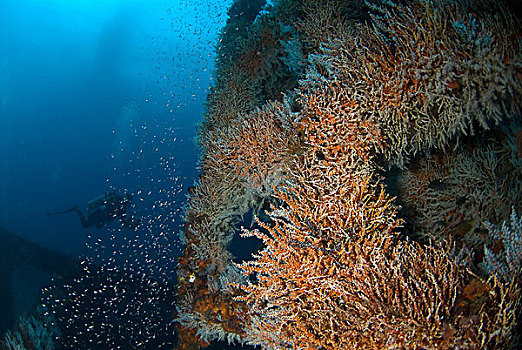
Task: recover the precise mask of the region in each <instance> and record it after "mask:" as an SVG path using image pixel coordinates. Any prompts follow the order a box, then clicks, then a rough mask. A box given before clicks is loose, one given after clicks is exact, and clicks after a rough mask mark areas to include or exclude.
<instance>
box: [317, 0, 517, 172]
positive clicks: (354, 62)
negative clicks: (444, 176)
mask: <svg viewBox="0 0 522 350" xmlns="http://www.w3.org/2000/svg"><path fill="white" fill-rule="evenodd" d="M407 3H408V5H393V4H392V3H391V2H386V4H387V5H385V6H382V7H378V6H373V9H374V11H376V13H377V14H375V15H373V16H372V19H373V24H374V26H373V27H369V26H362V25H360V26H358V28H357V31H356V34H355V35H351V36H350V35H348V36H346V35H344V36H341V37H338V38H333V39H331V40H330V41H329V43H328V44H327V45H326V46H325V47H324V48H323V50H322V54H321V55H320V56H319V58H317V63H318V64H321V65H323V66H324V67H325V68H326V69H327V70H328V73H329V75H330V76H332V77H335V78H336V79H338V80H339V81H340V82H341V83H342V85H343V87H344V88H345V89H346V91H347V93H348V94H349V95H353V96H357V98H358V99H359V100H360V101H359V102H360V103H362V104H365V105H368V111H369V113H371V114H372V115H373V116H375V118H377V119H378V120H379V123H380V125H381V128H382V130H383V133H384V134H385V135H386V138H387V140H388V143H389V144H390V146H391V147H390V148H389V150H387V156H388V158H389V159H390V160H391V161H392V162H393V163H397V164H404V162H405V161H406V160H407V159H408V158H409V156H411V155H415V154H416V153H418V152H419V151H421V150H424V149H427V148H430V147H433V146H435V147H439V148H442V147H444V145H445V144H446V143H447V142H448V141H450V140H452V139H455V138H456V137H458V136H459V135H466V134H473V133H474V132H475V129H476V126H477V125H480V126H481V127H482V128H485V129H487V128H489V127H491V126H492V125H495V124H496V123H498V122H499V121H500V120H501V119H502V118H503V117H504V116H507V117H514V116H515V115H516V113H517V112H518V111H519V110H520V104H521V100H520V99H521V94H522V83H521V81H522V79H520V77H521V74H522V72H521V67H522V54H521V50H520V43H519V41H518V40H517V38H518V32H517V27H518V26H519V24H518V23H519V22H518V20H517V19H515V18H513V17H512V16H511V15H510V14H509V13H507V11H504V12H502V13H500V14H496V15H495V16H492V15H489V14H484V15H483V16H481V18H475V17H473V16H472V15H470V14H469V13H466V12H464V11H463V10H462V9H461V7H460V6H459V3H458V2H457V3H450V2H446V1H409V2H407Z"/></svg>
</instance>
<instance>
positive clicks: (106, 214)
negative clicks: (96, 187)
mask: <svg viewBox="0 0 522 350" xmlns="http://www.w3.org/2000/svg"><path fill="white" fill-rule="evenodd" d="M131 205H132V195H131V194H129V193H126V194H125V195H124V196H121V195H119V194H118V193H116V192H107V193H104V194H102V195H101V196H99V197H96V198H94V199H92V200H90V201H89V202H88V203H87V217H86V216H85V215H83V213H82V211H81V210H80V208H79V206H77V205H76V206H74V207H72V208H71V209H67V210H63V211H58V212H55V213H49V214H47V215H58V214H65V213H70V212H76V213H78V217H79V218H80V222H81V223H82V226H83V227H85V228H88V227H91V226H96V227H97V228H100V227H102V226H103V225H105V224H106V223H109V222H111V221H112V220H114V219H115V218H119V219H120V221H121V223H122V225H123V226H126V227H129V228H133V229H134V228H137V227H138V226H139V225H140V223H141V220H140V219H135V218H134V216H133V215H129V214H128V213H127V210H128V209H129V208H130V207H131Z"/></svg>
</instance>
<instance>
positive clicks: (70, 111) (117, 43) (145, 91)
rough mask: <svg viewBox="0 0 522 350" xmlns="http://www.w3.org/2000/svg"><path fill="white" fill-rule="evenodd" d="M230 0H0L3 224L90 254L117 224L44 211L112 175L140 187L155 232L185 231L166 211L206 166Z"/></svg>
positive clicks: (141, 206) (112, 182) (94, 189)
mask: <svg viewBox="0 0 522 350" xmlns="http://www.w3.org/2000/svg"><path fill="white" fill-rule="evenodd" d="M230 2H231V1H229V0H217V1H216V0H213V1H203V0H196V1H194V0H192V1H189V0H173V1H165V0H157V1H155V0H134V1H128V0H81V1H78V0H77V1H66V0H48V1H36V0H17V1H5V0H0V226H2V227H4V228H7V229H9V230H11V231H12V232H15V233H17V234H19V235H21V236H23V237H26V238H29V239H31V240H32V241H35V242H37V243H40V244H42V245H44V246H46V247H49V248H52V249H55V250H58V251H61V252H66V253H68V254H72V255H83V254H89V252H88V248H86V246H85V242H86V240H87V236H88V235H95V236H100V237H102V238H103V236H104V235H109V234H110V232H111V230H112V231H114V226H112V227H108V228H103V229H101V230H96V229H87V230H86V229H83V228H82V227H81V226H80V224H79V221H78V218H77V217H76V215H75V214H66V215H60V216H46V215H45V213H47V212H52V211H58V210H63V209H67V208H70V207H71V206H73V205H75V204H78V205H80V206H81V207H84V206H85V204H86V202H87V201H88V200H90V199H92V198H93V197H96V196H97V195H99V194H101V193H103V192H105V191H106V190H107V189H109V188H110V187H111V186H113V187H115V188H116V189H118V190H124V189H127V190H129V191H131V192H133V193H135V201H136V202H137V203H138V204H137V208H136V210H137V212H138V214H139V215H142V216H144V217H145V218H147V220H146V222H147V225H148V229H149V231H151V232H153V234H158V231H161V230H165V229H166V230H168V231H169V232H170V233H172V232H173V231H176V230H177V229H178V227H179V225H180V224H181V223H180V220H179V217H178V218H177V219H176V222H172V220H171V219H169V222H168V223H165V214H166V213H169V214H171V215H174V216H176V215H178V214H179V213H180V212H181V210H180V209H181V206H182V204H183V202H184V201H185V199H186V193H187V187H188V186H191V185H192V184H193V182H194V179H195V178H196V176H197V171H196V165H197V164H196V163H197V150H196V147H195V144H194V140H193V138H194V136H195V125H196V124H197V123H198V122H199V121H200V119H201V114H202V111H203V102H204V100H205V97H206V93H207V90H208V87H209V85H210V84H211V83H212V80H211V79H212V78H211V72H212V69H213V68H212V64H213V61H214V51H213V46H214V44H215V43H216V40H217V33H218V31H219V28H220V27H221V26H223V24H224V20H225V19H226V18H225V17H226V8H227V6H228V5H230ZM115 225H116V224H115ZM175 233H177V232H175ZM172 237H177V236H172ZM173 239H174V238H173Z"/></svg>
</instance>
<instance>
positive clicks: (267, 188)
mask: <svg viewBox="0 0 522 350" xmlns="http://www.w3.org/2000/svg"><path fill="white" fill-rule="evenodd" d="M263 3H264V1H261V2H256V1H247V0H245V1H240V0H239V1H236V2H235V3H234V4H233V6H232V7H231V8H230V10H229V16H230V18H229V20H228V23H227V25H226V27H225V28H224V29H223V31H222V33H221V45H220V46H219V47H218V49H217V53H218V61H217V68H216V76H217V79H216V82H215V86H214V87H213V89H212V92H211V93H210V95H209V97H208V102H207V111H206V115H205V120H204V122H203V124H202V125H201V126H200V128H199V139H198V141H199V144H200V147H201V149H202V152H203V155H202V158H201V170H202V174H201V176H200V179H199V183H198V184H197V186H195V188H194V189H193V190H192V191H191V193H192V194H191V198H190V203H189V206H188V207H187V209H186V225H185V230H184V233H183V239H184V243H185V251H184V255H183V256H182V257H181V258H180V259H179V272H178V274H179V283H178V302H177V305H178V306H177V311H178V315H177V321H178V322H179V326H178V329H179V335H180V336H179V337H180V339H179V344H178V348H180V349H183V348H189V346H192V347H194V346H195V343H196V344H198V346H199V347H204V346H206V345H208V344H209V342H211V341H213V340H228V341H229V342H238V343H242V344H252V345H260V346H261V347H262V348H264V349H403V348H404V349H420V348H424V349H449V348H451V349H453V348H456V349H477V348H488V349H506V348H510V347H513V346H516V344H517V341H518V339H517V333H518V331H520V329H517V322H518V323H519V321H518V320H519V318H520V293H521V259H522V238H521V235H522V230H521V228H522V226H521V225H522V224H521V220H520V217H519V214H520V212H521V203H522V201H521V199H522V198H521V197H522V182H521V180H520V179H522V147H521V139H522V123H521V119H520V107H521V93H522V51H521V50H522V48H521V43H522V38H521V32H520V29H521V26H520V21H519V18H517V17H516V16H515V15H514V14H513V11H512V10H510V8H509V6H508V4H506V3H503V2H499V1H491V0H479V1H472V0H469V1H467V0H453V1H452V0H435V1H429V0H405V1H400V2H399V1H397V2H392V1H370V2H365V1H357V0H353V1H349V0H303V1H295V0H281V1H275V2H274V3H273V4H272V5H266V6H265V7H263V6H264V4H263ZM239 14H242V15H239ZM249 212H253V213H254V214H255V215H256V217H257V222H256V226H255V227H254V228H244V227H242V226H243V225H244V226H247V227H248V223H245V222H242V217H243V216H244V215H245V214H247V213H249ZM240 226H241V228H242V229H241V235H242V236H247V237H248V236H254V237H257V238H259V239H260V240H261V241H262V243H263V246H262V248H261V250H260V251H259V252H257V253H256V254H254V256H253V259H252V260H250V261H246V262H243V263H239V264H235V263H233V262H232V255H231V253H230V252H229V251H228V250H227V247H228V246H229V243H230V242H231V240H232V238H233V236H234V235H235V234H237V232H238V230H239V227H240Z"/></svg>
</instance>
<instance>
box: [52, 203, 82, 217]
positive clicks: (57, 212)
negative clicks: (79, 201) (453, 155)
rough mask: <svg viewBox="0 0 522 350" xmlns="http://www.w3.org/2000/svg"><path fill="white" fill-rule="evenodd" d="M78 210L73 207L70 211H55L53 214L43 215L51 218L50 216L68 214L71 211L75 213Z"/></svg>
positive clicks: (76, 207) (77, 207)
mask: <svg viewBox="0 0 522 350" xmlns="http://www.w3.org/2000/svg"><path fill="white" fill-rule="evenodd" d="M79 208H80V207H79V206H77V205H75V206H74V207H72V208H71V209H67V210H62V211H56V212H54V213H46V214H45V215H47V216H52V215H59V214H65V213H70V212H73V211H77V210H78V209H79Z"/></svg>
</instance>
